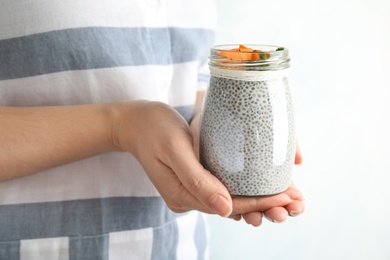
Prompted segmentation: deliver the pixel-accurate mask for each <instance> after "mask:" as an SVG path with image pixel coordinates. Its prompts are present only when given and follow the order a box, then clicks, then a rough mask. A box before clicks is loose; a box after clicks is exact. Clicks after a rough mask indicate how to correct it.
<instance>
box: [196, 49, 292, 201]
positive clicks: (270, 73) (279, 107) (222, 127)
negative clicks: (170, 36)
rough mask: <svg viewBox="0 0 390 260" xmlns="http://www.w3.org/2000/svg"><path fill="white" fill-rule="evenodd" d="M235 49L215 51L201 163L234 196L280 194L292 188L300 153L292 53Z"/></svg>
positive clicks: (202, 129) (204, 110)
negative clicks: (292, 89)
mask: <svg viewBox="0 0 390 260" xmlns="http://www.w3.org/2000/svg"><path fill="white" fill-rule="evenodd" d="M237 46H238V45H219V46H215V47H213V48H212V49H211V55H210V63H209V67H210V73H211V79H210V86H209V89H208V90H207V93H206V96H205V100H204V104H203V108H202V113H201V125H200V161H201V163H202V165H203V166H204V167H205V168H206V169H207V170H209V171H210V172H211V173H212V174H214V175H215V176H216V177H217V178H218V179H219V180H220V181H221V182H222V183H223V184H224V185H225V186H226V187H227V189H228V191H229V192H230V194H231V195H237V196H262V195H271V194H277V193H280V192H283V191H285V190H286V189H287V188H288V187H289V185H290V183H291V172H292V167H293V164H294V158H295V148H296V140H295V130H294V115H293V105H292V100H291V93H290V88H289V83H288V71H289V67H290V63H289V62H290V58H289V55H288V50H287V49H286V48H282V47H280V46H268V45H245V46H244V47H245V48H247V49H243V50H239V48H237ZM241 46H243V45H240V47H241ZM252 55H254V56H252Z"/></svg>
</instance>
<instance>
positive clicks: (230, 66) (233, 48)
mask: <svg viewBox="0 0 390 260" xmlns="http://www.w3.org/2000/svg"><path fill="white" fill-rule="evenodd" d="M238 46H239V47H238ZM237 47H238V48H237ZM209 66H210V68H211V69H213V68H214V69H225V70H239V71H242V70H244V71H274V70H284V69H287V68H289V67H290V57H289V51H288V49H287V48H284V47H281V46H274V45H259V44H246V45H238V44H229V45H217V46H214V47H213V48H211V50H210V63H209Z"/></svg>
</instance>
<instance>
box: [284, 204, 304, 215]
mask: <svg viewBox="0 0 390 260" xmlns="http://www.w3.org/2000/svg"><path fill="white" fill-rule="evenodd" d="M284 208H285V209H286V210H287V212H288V214H289V215H290V216H291V217H297V216H299V215H301V214H302V213H303V211H304V210H305V204H304V203H303V202H302V201H298V200H294V201H293V202H291V203H290V204H288V205H286V206H284Z"/></svg>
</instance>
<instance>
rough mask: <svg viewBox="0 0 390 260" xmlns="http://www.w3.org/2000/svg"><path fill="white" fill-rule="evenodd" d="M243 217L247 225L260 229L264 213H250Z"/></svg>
mask: <svg viewBox="0 0 390 260" xmlns="http://www.w3.org/2000/svg"><path fill="white" fill-rule="evenodd" d="M242 216H243V218H244V220H245V222H246V223H248V224H249V225H252V226H254V227H259V226H260V225H261V224H262V222H263V213H261V212H250V213H247V214H244V215H242Z"/></svg>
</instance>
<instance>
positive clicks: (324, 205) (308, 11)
mask: <svg viewBox="0 0 390 260" xmlns="http://www.w3.org/2000/svg"><path fill="white" fill-rule="evenodd" d="M217 3H218V12H219V29H218V32H217V33H218V34H217V42H216V43H217V44H226V43H262V44H274V45H282V46H286V47H288V48H289V49H290V56H291V58H292V60H291V65H292V67H291V77H290V83H291V87H292V91H293V98H294V105H295V112H296V121H297V132H298V136H299V143H300V146H301V148H302V151H303V153H304V165H303V166H301V167H296V168H295V169H294V171H295V172H294V179H295V182H296V184H297V186H298V187H299V188H300V190H301V191H302V192H303V193H304V196H305V198H306V211H305V213H304V214H303V215H302V216H300V217H298V218H289V219H288V220H287V221H286V222H285V223H283V224H274V223H270V222H268V221H267V220H264V223H263V225H262V226H261V227H260V228H254V227H252V226H249V225H247V224H246V223H245V222H243V221H241V222H234V221H233V220H228V219H222V218H220V217H215V216H211V217H210V218H209V220H210V229H211V230H210V231H211V249H210V250H211V259H212V260H219V259H221V260H229V259H243V260H251V259H256V260H257V259H266V260H283V259H289V260H295V259H297V260H313V259H314V260H322V259H324V260H325V259H326V260H328V259H332V260H349V259H351V260H360V259H361V260H363V259H364V260H366V259H370V260H390V122H389V121H390V101H389V100H390V1H388V0H328V1H311V0H297V1H290V0H272V1H264V0H240V1H236V0H234V1H233V0H218V1H217Z"/></svg>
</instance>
